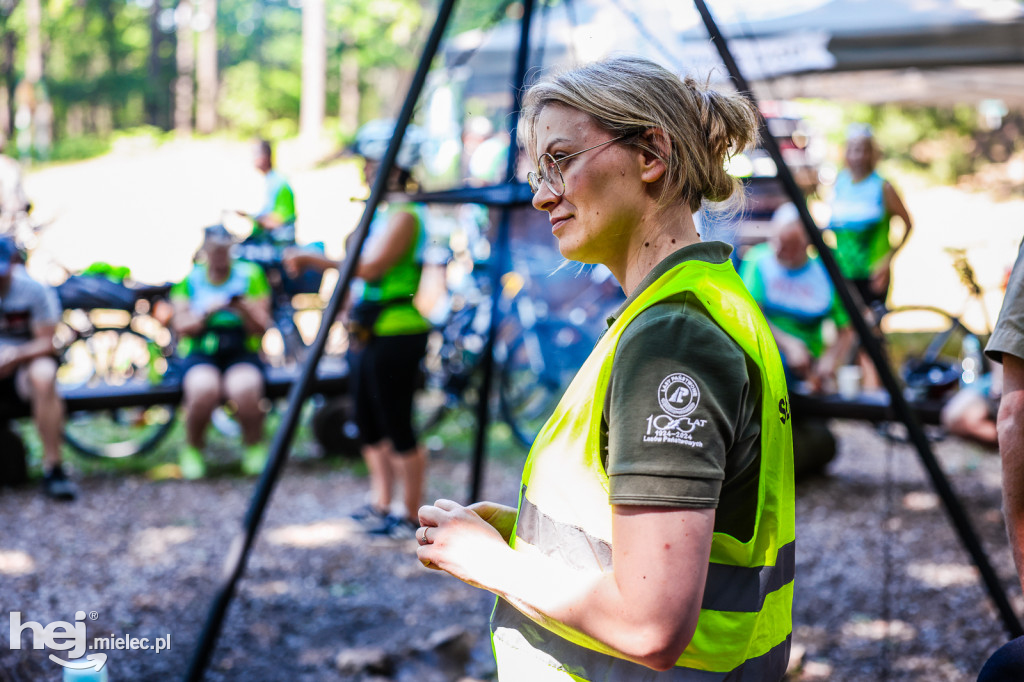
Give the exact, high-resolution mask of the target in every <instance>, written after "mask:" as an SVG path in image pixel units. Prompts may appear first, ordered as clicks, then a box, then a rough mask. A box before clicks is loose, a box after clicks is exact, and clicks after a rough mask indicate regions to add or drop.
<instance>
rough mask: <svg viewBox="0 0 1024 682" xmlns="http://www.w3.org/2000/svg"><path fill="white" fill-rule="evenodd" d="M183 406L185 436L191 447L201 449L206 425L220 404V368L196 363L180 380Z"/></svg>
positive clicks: (204, 439)
mask: <svg viewBox="0 0 1024 682" xmlns="http://www.w3.org/2000/svg"><path fill="white" fill-rule="evenodd" d="M181 388H182V393H183V394H184V400H183V404H184V407H185V438H186V439H187V440H188V444H189V445H191V446H192V447H195V448H199V449H202V447H203V445H204V444H205V443H206V427H207V426H209V425H210V417H211V415H213V411H214V410H215V409H216V408H217V405H219V404H220V400H221V395H220V370H218V369H217V368H216V367H214V366H213V365H196V366H194V367H192V368H191V369H189V370H188V371H187V372H185V378H184V379H182V381H181Z"/></svg>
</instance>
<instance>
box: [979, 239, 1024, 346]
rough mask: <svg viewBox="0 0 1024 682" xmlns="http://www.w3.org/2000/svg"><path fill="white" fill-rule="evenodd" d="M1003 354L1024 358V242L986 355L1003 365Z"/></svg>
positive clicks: (1007, 286)
mask: <svg viewBox="0 0 1024 682" xmlns="http://www.w3.org/2000/svg"><path fill="white" fill-rule="evenodd" d="M1003 353H1009V354H1010V355H1015V356H1017V357H1018V358H1024V241H1022V242H1021V245H1020V251H1019V252H1018V253H1017V261H1016V262H1015V263H1014V264H1013V272H1011V273H1010V281H1009V282H1007V284H1006V296H1005V297H1004V298H1003V307H1002V308H1001V309H1000V310H999V319H998V320H996V326H995V329H994V330H993V332H992V336H991V337H989V340H988V344H987V345H986V346H985V354H986V355H988V357H989V358H990V359H992V360H995V361H996V362H999V363H1002V361H1003Z"/></svg>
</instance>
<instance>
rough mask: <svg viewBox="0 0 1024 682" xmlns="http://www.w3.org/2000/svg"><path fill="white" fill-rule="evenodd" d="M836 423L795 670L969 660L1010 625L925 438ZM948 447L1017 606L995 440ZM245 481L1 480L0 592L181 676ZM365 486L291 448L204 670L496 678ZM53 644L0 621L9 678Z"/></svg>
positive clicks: (114, 655) (134, 676)
mask: <svg viewBox="0 0 1024 682" xmlns="http://www.w3.org/2000/svg"><path fill="white" fill-rule="evenodd" d="M835 427H836V432H837V434H838V435H839V439H840V453H839V456H838V458H837V459H836V461H835V462H833V464H832V466H831V467H830V470H829V473H828V475H827V476H825V477H821V478H815V479H813V480H808V481H805V482H803V483H801V484H800V485H799V486H798V490H797V493H798V500H797V514H798V516H797V524H798V528H797V532H798V538H799V542H798V545H797V547H798V550H797V581H798V582H797V588H796V595H797V596H796V603H795V607H794V616H795V621H796V630H795V635H794V640H795V643H796V646H795V651H796V656H795V657H794V663H795V666H794V667H795V669H794V672H793V673H792V675H791V679H793V680H819V679H829V680H881V679H901V680H929V681H931V680H968V679H974V676H975V675H976V674H977V671H978V669H979V668H980V667H981V664H982V663H983V661H984V660H985V658H986V657H987V655H988V653H989V652H991V651H992V650H993V649H994V648H995V647H996V646H997V645H998V644H999V643H1001V642H1002V641H1003V640H1004V639H1005V638H1004V634H1003V630H1002V627H1001V625H1000V622H999V620H998V618H997V617H996V615H995V612H994V610H993V609H992V607H991V605H990V602H989V600H988V598H987V596H986V593H985V592H984V590H983V589H982V587H981V586H980V584H979V582H978V579H977V577H976V572H975V570H974V569H973V567H972V566H971V563H970V560H969V558H968V556H967V554H966V552H965V551H964V550H963V549H962V548H961V545H960V543H959V541H958V539H957V537H956V535H955V533H954V531H953V530H952V528H951V526H950V524H949V523H948V521H947V518H946V515H945V513H944V511H943V508H942V505H941V503H940V502H939V500H938V498H937V497H936V496H935V495H934V494H933V493H932V492H931V486H930V484H929V483H928V481H927V479H926V477H925V474H924V471H923V469H922V468H921V466H920V465H919V464H918V460H917V457H916V455H915V453H914V452H913V451H912V450H910V449H909V448H908V447H907V446H905V445H895V446H891V447H890V446H889V445H888V443H887V441H884V440H883V439H881V438H880V437H879V436H878V435H877V434H876V433H875V431H874V430H873V428H872V427H870V426H868V425H863V424H851V423H837V424H836V425H835ZM937 451H938V454H939V457H940V459H941V460H942V462H943V465H944V466H945V468H946V470H947V471H948V472H949V473H950V476H951V479H952V481H953V484H954V486H955V488H956V489H957V491H958V493H959V494H960V495H961V499H962V500H963V503H964V505H965V506H966V507H967V509H968V510H969V513H970V515H971V517H972V520H973V522H974V523H975V525H976V527H977V528H978V530H979V532H980V534H981V537H982V540H983V542H984V545H985V547H986V549H987V550H988V551H989V552H990V556H991V558H992V561H993V563H994V564H995V567H996V570H997V572H998V574H999V575H1000V577H1002V578H1003V580H1004V583H1005V584H1006V585H1007V587H1008V588H1011V589H1012V591H1011V594H1012V597H1011V599H1012V601H1013V603H1014V606H1015V608H1016V609H1017V610H1018V612H1021V611H1022V606H1024V605H1022V603H1021V601H1022V600H1021V598H1020V594H1019V590H1018V589H1017V588H1016V587H1015V586H1014V583H1015V580H1014V579H1013V568H1012V559H1011V557H1010V553H1009V550H1008V547H1007V543H1006V538H1005V534H1004V530H1003V523H1002V517H1001V514H1000V512H999V462H998V457H996V456H994V455H993V454H991V453H986V452H983V451H981V450H979V449H977V448H975V447H973V446H971V445H967V444H964V443H960V442H954V441H946V442H942V443H939V444H938V445H937ZM887 471H888V472H889V473H888V474H887ZM518 475H519V472H518V467H517V466H516V465H514V464H509V463H499V462H491V463H490V464H489V467H488V471H487V486H486V488H485V491H484V492H485V496H486V497H489V498H491V499H496V500H500V501H506V502H511V501H513V500H514V496H515V492H516V489H517V485H518ZM468 476H469V471H468V467H467V465H466V463H465V462H464V461H460V460H458V459H455V458H450V457H446V456H444V455H443V454H439V455H436V456H435V457H434V459H433V461H432V465H431V470H430V484H429V490H428V496H430V497H431V498H433V497H437V496H447V497H454V498H455V499H462V498H463V497H464V495H465V490H466V481H467V480H468ZM887 480H888V484H887ZM252 484H253V480H252V479H243V478H237V477H232V476H220V477H216V478H211V479H207V480H204V481H201V482H192V483H185V482H181V481H162V482H153V481H150V480H147V479H146V478H145V477H143V476H140V475H124V474H118V475H113V474H110V475H92V476H90V477H88V478H86V479H84V480H82V481H81V489H82V495H81V499H80V501H78V502H76V503H73V504H67V505H59V504H54V503H51V502H49V501H47V500H45V499H44V498H43V497H42V496H41V495H40V494H39V493H38V492H37V491H36V490H35V489H29V490H18V491H4V492H3V493H2V494H0V529H2V530H0V533H2V534H0V611H4V612H7V611H14V610H20V611H21V612H22V614H23V615H22V618H23V620H34V621H37V622H40V623H42V624H44V625H45V624H47V623H50V622H52V621H57V620H64V621H70V620H71V619H72V618H73V616H74V613H75V612H76V611H85V612H86V613H87V614H88V615H87V616H86V620H85V622H86V624H87V630H88V636H89V637H90V638H92V637H97V636H105V635H108V634H113V635H115V636H123V635H125V634H130V635H131V636H132V637H150V638H155V637H166V636H168V635H170V638H171V639H170V641H171V647H170V648H169V649H168V650H166V651H163V652H161V653H159V654H157V653H155V652H153V651H111V652H109V658H108V666H109V674H110V680H111V681H112V682H116V681H120V680H129V679H131V680H167V679H180V677H181V675H182V674H183V671H184V669H185V667H186V666H187V663H188V661H189V659H190V655H191V652H192V648H193V646H194V644H195V641H196V639H197V637H198V633H199V631H200V629H201V627H202V623H203V621H204V619H205V616H206V612H207V609H208V607H209V601H210V599H211V597H212V595H213V593H214V591H215V590H216V587H217V584H218V580H219V576H220V572H221V571H220V567H221V565H222V563H223V560H224V556H225V554H226V550H227V547H228V545H229V544H230V542H231V539H232V538H233V537H234V536H235V534H236V532H237V530H238V528H239V523H240V519H241V517H242V515H243V513H244V510H245V508H246V506H247V503H248V500H249V496H250V495H251V492H252ZM364 489H365V478H364V477H362V476H361V475H359V473H358V470H357V469H356V468H354V467H352V466H346V465H341V464H338V463H337V462H324V461H319V460H305V461H299V462H294V463H291V464H290V465H289V468H288V470H287V472H286V474H285V476H284V477H283V479H282V481H281V483H280V485H279V487H278V489H277V491H276V493H275V495H274V498H273V501H272V504H271V505H270V508H269V509H268V513H267V516H266V517H265V521H264V525H263V532H262V533H261V536H260V538H259V540H258V542H257V544H256V546H255V548H254V551H253V553H252V555H251V558H250V562H249V567H248V570H247V572H246V575H245V578H244V579H243V580H242V581H241V583H240V586H239V592H238V595H237V598H236V599H235V602H234V603H233V605H232V607H231V610H230V611H229V614H228V617H227V619H226V621H225V623H224V628H223V632H222V636H221V639H220V643H219V646H218V647H217V649H216V651H215V653H214V656H213V659H212V661H213V662H212V665H211V669H210V672H209V673H208V675H207V677H206V679H207V680H245V681H246V682H263V681H267V682H277V681H280V680H292V681H294V682H298V681H306V680H309V681H314V680H316V681H319V680H324V681H330V680H354V681H363V680H365V681H369V680H401V681H412V680H417V681H419V682H433V681H434V680H437V681H438V682H443V681H454V680H464V681H465V680H487V679H490V678H491V675H492V672H493V666H492V664H491V662H490V650H489V644H488V641H487V638H486V636H485V633H486V620H487V615H488V612H489V608H490V603H491V599H490V598H489V597H488V596H487V595H486V594H484V593H482V592H480V591H478V590H474V589H472V588H469V587H466V586H464V585H463V584H461V583H459V582H458V581H456V580H454V579H450V578H447V577H446V576H443V575H440V574H437V573H434V572H431V571H427V570H425V569H423V568H422V567H421V566H420V565H419V563H418V562H417V561H416V559H415V556H414V554H413V552H412V550H413V548H414V542H413V541H395V540H369V539H367V538H366V536H364V535H361V534H360V533H358V532H357V529H356V528H355V526H354V525H353V524H352V523H351V522H349V521H348V520H347V519H346V518H345V517H346V514H347V513H348V512H349V511H351V510H352V509H354V508H355V507H357V506H358V505H359V504H360V503H361V502H362V499H363V491H364ZM93 616H95V619H94V620H93V619H92V618H93ZM4 625H6V623H5V624H4ZM26 636H27V633H26ZM43 653H44V652H41V651H31V650H30V651H25V650H21V651H11V650H10V648H9V638H8V632H7V628H6V627H0V681H4V682H6V681H7V680H31V681H33V682H35V681H37V680H57V679H59V678H60V675H59V671H58V670H57V666H56V665H54V664H52V663H50V662H49V661H47V660H46V658H45V656H44V655H43Z"/></svg>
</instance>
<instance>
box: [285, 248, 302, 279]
mask: <svg viewBox="0 0 1024 682" xmlns="http://www.w3.org/2000/svg"><path fill="white" fill-rule="evenodd" d="M306 260H307V259H306V254H304V253H303V252H302V251H301V250H300V249H297V248H295V247H289V248H287V249H285V250H284V254H283V255H282V257H281V262H282V264H283V265H284V271H285V272H287V273H288V276H289V277H298V276H299V275H300V274H301V273H302V271H303V270H305V269H306V267H307V265H306Z"/></svg>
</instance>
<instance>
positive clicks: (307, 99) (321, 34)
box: [299, 0, 327, 145]
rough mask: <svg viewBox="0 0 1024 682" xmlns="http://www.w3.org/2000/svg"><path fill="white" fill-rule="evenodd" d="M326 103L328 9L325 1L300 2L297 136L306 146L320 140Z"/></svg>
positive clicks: (306, 0) (307, 0)
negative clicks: (299, 86)
mask: <svg viewBox="0 0 1024 682" xmlns="http://www.w3.org/2000/svg"><path fill="white" fill-rule="evenodd" d="M326 106H327V11H326V7H325V4H324V0H305V2H303V4H302V100H301V104H300V109H299V136H300V137H301V138H302V139H303V140H304V141H305V142H306V144H307V145H310V144H315V143H316V141H317V140H319V138H320V135H321V133H322V132H323V127H324V110H325V109H326Z"/></svg>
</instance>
